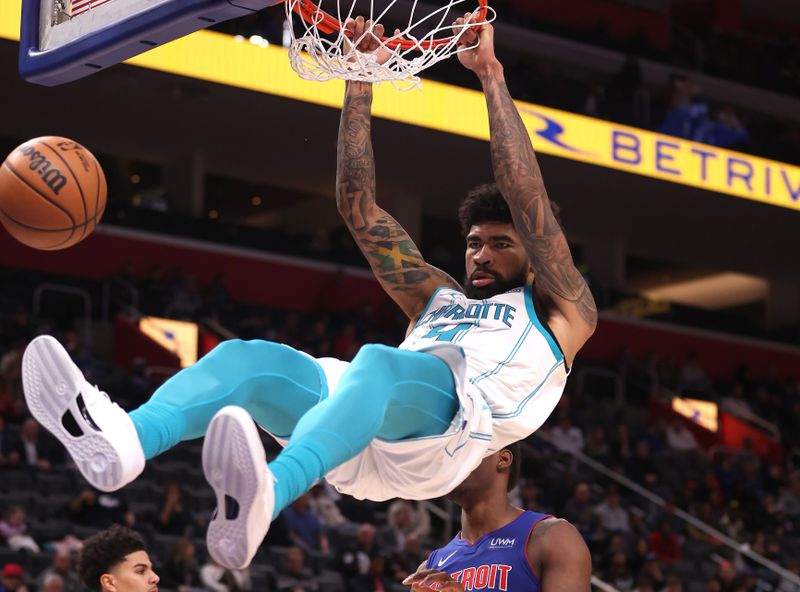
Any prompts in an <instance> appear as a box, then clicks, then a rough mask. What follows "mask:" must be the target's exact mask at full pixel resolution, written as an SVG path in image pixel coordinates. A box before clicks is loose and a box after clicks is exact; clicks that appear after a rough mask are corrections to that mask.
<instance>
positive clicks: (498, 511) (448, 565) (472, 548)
mask: <svg viewBox="0 0 800 592" xmlns="http://www.w3.org/2000/svg"><path fill="white" fill-rule="evenodd" d="M519 458H520V446H519V443H517V444H513V445H511V446H510V447H508V448H504V449H503V450H500V451H499V452H496V453H494V454H493V455H491V456H488V457H486V458H485V459H484V460H483V462H482V463H481V464H480V465H479V466H478V468H477V469H475V470H474V471H473V472H472V474H471V475H470V476H469V477H467V479H466V480H464V482H463V483H461V485H459V486H458V487H457V488H456V489H454V490H453V492H452V493H451V494H450V495H449V496H448V497H449V498H450V499H452V500H453V501H454V502H455V503H457V504H458V505H459V506H460V507H461V532H459V533H458V534H457V535H456V537H455V538H453V540H451V541H450V542H449V543H448V544H447V545H445V546H444V547H442V548H440V549H436V550H435V551H433V552H432V553H431V554H430V556H429V557H428V560H427V561H426V562H425V563H423V564H422V565H421V566H420V569H419V570H418V571H417V573H415V574H412V575H411V576H409V577H408V578H406V580H405V581H404V582H403V583H404V584H406V585H410V586H411V589H412V592H428V591H429V590H430V589H431V588H434V589H436V590H439V591H444V592H469V591H470V590H496V591H498V592H508V591H511V592H516V591H519V590H526V591H528V592H581V591H588V590H589V589H590V579H591V576H592V559H591V557H590V555H589V549H588V548H587V546H586V543H585V542H584V540H583V538H582V537H581V535H580V533H579V532H578V530H577V529H576V528H575V527H574V526H572V525H571V524H570V523H569V522H567V521H565V520H560V519H558V518H555V517H553V516H551V515H549V514H540V513H538V512H531V511H523V510H521V509H520V508H517V507H515V506H513V505H512V504H511V502H510V501H509V499H508V491H510V490H511V489H513V488H514V485H515V484H516V482H517V479H518V477H519V464H520V462H519Z"/></svg>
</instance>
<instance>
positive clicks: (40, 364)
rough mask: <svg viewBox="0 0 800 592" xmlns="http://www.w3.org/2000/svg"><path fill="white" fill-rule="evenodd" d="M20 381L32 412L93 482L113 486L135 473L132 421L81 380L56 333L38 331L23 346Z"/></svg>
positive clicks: (140, 456)
mask: <svg viewBox="0 0 800 592" xmlns="http://www.w3.org/2000/svg"><path fill="white" fill-rule="evenodd" d="M22 385H23V388H24V390H25V401H26V402H27V404H28V409H29V410H30V412H31V414H32V415H33V416H34V417H35V418H36V420H37V421H38V422H39V423H40V424H42V425H43V426H44V427H45V428H46V429H47V430H48V431H49V432H50V433H51V434H53V435H54V436H55V437H56V438H58V439H59V440H60V441H61V443H62V444H63V445H64V446H65V447H66V449H67V452H69V454H70V456H71V457H72V460H74V461H75V464H76V465H77V466H78V468H79V469H80V471H81V473H83V476H84V477H85V478H86V480H87V481H88V482H89V483H91V484H92V485H93V486H94V487H96V488H97V489H99V490H101V491H116V490H117V489H119V488H120V487H122V486H124V485H127V484H128V483H130V482H131V481H133V480H134V479H135V478H136V477H137V476H139V474H140V473H141V472H142V470H143V469H144V451H143V450H142V445H141V443H140V442H139V436H138V435H137V434H136V428H135V427H134V426H133V422H132V421H131V419H130V418H129V417H128V414H127V413H125V411H124V410H123V409H121V408H120V407H119V405H117V404H116V403H112V402H111V400H110V399H109V398H108V395H107V394H105V393H104V392H102V391H100V390H98V389H97V387H95V386H92V385H91V384H89V383H88V382H86V379H85V378H84V377H83V374H82V373H81V371H80V370H79V369H78V367H77V366H76V365H75V364H74V363H73V362H72V360H71V359H70V357H69V354H68V353H67V351H66V350H65V349H64V348H63V347H62V346H61V344H60V343H59V342H58V341H56V339H54V338H53V337H50V336H49V335H42V336H41V337H37V338H36V339H34V340H33V341H32V342H31V343H30V344H29V345H28V347H27V348H26V349H25V355H24V356H23V357H22Z"/></svg>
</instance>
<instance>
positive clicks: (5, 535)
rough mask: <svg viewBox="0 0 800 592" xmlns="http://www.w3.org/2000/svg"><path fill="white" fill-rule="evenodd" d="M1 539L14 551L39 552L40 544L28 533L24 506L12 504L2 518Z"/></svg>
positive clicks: (0, 524)
mask: <svg viewBox="0 0 800 592" xmlns="http://www.w3.org/2000/svg"><path fill="white" fill-rule="evenodd" d="M0 541H3V542H5V544H6V545H8V547H9V548H10V549H11V550H12V551H21V550H25V551H29V552H31V553H38V552H39V545H37V544H36V541H35V540H33V537H32V536H31V535H30V534H28V524H27V514H26V513H25V508H24V507H23V506H11V507H10V508H8V510H6V513H5V515H4V516H3V519H2V520H0Z"/></svg>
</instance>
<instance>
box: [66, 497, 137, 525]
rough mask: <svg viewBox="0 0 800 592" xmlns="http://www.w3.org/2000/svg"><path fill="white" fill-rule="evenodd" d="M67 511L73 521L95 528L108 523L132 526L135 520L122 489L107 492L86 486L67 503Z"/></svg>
mask: <svg viewBox="0 0 800 592" xmlns="http://www.w3.org/2000/svg"><path fill="white" fill-rule="evenodd" d="M67 512H68V514H69V518H70V519H71V520H72V521H73V522H77V523H78V524H82V525H84V526H94V527H96V528H105V527H107V526H108V525H109V524H120V525H122V526H127V527H132V526H133V525H134V523H135V522H136V517H135V516H134V515H133V512H131V511H130V510H129V509H128V501H127V497H126V496H125V492H124V491H115V492H113V493H108V492H102V491H97V490H94V489H91V488H89V487H87V488H85V489H84V490H83V491H81V492H80V493H79V494H78V496H77V497H76V498H75V499H73V500H72V501H71V502H70V503H69V506H68V507H67Z"/></svg>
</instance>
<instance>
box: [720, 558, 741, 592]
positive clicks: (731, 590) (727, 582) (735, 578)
mask: <svg viewBox="0 0 800 592" xmlns="http://www.w3.org/2000/svg"><path fill="white" fill-rule="evenodd" d="M717 581H718V582H719V587H720V592H739V591H740V590H742V588H741V587H740V586H741V583H742V582H741V578H739V575H738V574H737V573H736V568H735V567H734V566H733V563H731V562H730V561H728V560H725V561H723V562H722V563H720V564H719V572H718V573H717Z"/></svg>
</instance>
